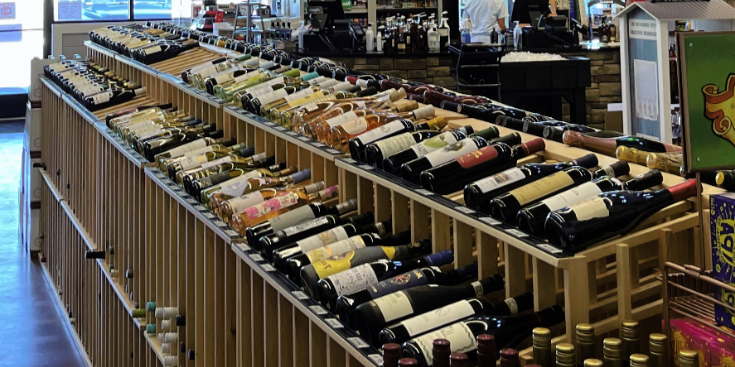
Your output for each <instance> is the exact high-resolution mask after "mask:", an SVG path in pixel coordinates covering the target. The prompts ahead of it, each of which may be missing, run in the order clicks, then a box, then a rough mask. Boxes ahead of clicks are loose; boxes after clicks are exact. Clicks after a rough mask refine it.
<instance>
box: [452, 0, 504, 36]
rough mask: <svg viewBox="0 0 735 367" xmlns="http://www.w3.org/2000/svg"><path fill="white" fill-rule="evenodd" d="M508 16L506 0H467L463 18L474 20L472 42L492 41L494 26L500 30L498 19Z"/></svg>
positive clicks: (496, 29)
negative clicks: (491, 34) (491, 35)
mask: <svg viewBox="0 0 735 367" xmlns="http://www.w3.org/2000/svg"><path fill="white" fill-rule="evenodd" d="M507 17H508V6H507V5H505V0H467V2H466V3H465V6H464V14H463V15H462V18H463V19H464V18H469V19H470V20H472V33H471V36H472V42H482V43H490V33H492V31H493V28H495V31H496V32H499V31H500V26H498V19H500V18H507Z"/></svg>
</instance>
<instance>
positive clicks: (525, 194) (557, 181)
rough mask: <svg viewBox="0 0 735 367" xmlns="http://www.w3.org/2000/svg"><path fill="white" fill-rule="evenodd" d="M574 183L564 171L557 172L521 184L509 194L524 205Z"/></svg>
mask: <svg viewBox="0 0 735 367" xmlns="http://www.w3.org/2000/svg"><path fill="white" fill-rule="evenodd" d="M573 184H574V180H573V179H572V178H571V177H570V176H569V174H567V173H566V172H557V173H554V174H553V175H551V176H549V177H546V178H542V179H540V180H538V181H536V182H531V183H530V184H528V185H525V186H521V187H519V188H517V189H515V190H513V191H511V192H510V193H509V194H511V195H513V196H514V197H515V198H516V200H518V203H520V204H521V205H526V204H528V203H530V202H532V201H535V200H538V199H539V198H541V197H543V196H544V195H546V194H548V193H550V192H553V191H557V190H559V189H562V188H564V187H567V186H571V185H573Z"/></svg>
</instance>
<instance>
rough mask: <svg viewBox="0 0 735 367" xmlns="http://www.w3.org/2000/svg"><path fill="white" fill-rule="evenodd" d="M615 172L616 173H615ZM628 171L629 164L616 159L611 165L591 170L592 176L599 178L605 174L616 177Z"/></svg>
mask: <svg viewBox="0 0 735 367" xmlns="http://www.w3.org/2000/svg"><path fill="white" fill-rule="evenodd" d="M616 172H617V174H616ZM628 173H630V165H628V162H626V161H617V162H615V163H613V164H611V165H608V166H605V167H602V168H600V169H598V170H595V171H594V172H592V178H595V179H597V178H600V177H605V176H610V177H617V176H623V175H627V174H628Z"/></svg>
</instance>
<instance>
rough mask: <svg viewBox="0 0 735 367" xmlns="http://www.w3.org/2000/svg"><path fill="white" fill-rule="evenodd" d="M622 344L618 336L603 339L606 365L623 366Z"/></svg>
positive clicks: (606, 366)
mask: <svg viewBox="0 0 735 367" xmlns="http://www.w3.org/2000/svg"><path fill="white" fill-rule="evenodd" d="M622 344H623V342H621V341H620V339H618V338H605V339H604V340H603V341H602V355H603V359H602V360H603V363H604V365H605V367H623V351H622Z"/></svg>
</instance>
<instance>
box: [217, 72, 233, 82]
mask: <svg viewBox="0 0 735 367" xmlns="http://www.w3.org/2000/svg"><path fill="white" fill-rule="evenodd" d="M232 74H233V72H232V71H230V70H228V71H227V72H225V73H224V74H222V75H219V76H217V77H215V78H214V81H216V82H217V84H222V83H226V82H229V81H230V80H233V79H234V78H233V77H232Z"/></svg>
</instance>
